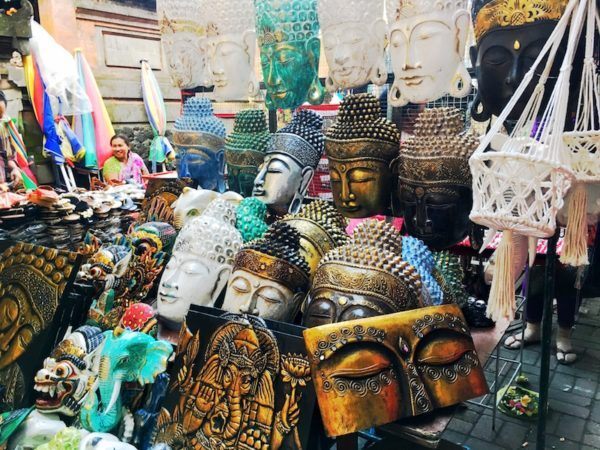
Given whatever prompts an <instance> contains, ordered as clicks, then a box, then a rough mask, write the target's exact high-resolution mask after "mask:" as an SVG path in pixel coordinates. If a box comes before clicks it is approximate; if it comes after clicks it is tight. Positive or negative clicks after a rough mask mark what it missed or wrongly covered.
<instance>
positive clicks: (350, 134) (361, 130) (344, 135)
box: [325, 94, 400, 218]
mask: <svg viewBox="0 0 600 450" xmlns="http://www.w3.org/2000/svg"><path fill="white" fill-rule="evenodd" d="M399 141H400V134H399V132H398V130H397V128H396V126H395V125H394V124H393V123H391V122H390V121H388V120H386V119H384V118H382V117H381V106H380V104H379V100H377V98H375V97H374V96H373V95H371V94H354V95H349V96H347V97H346V98H345V99H344V100H343V101H342V104H341V105H340V112H339V115H338V120H337V122H336V123H335V125H333V126H332V127H331V128H330V129H329V130H327V135H326V139H325V151H326V153H327V157H328V158H329V174H330V177H331V189H332V191H333V201H334V204H335V206H336V208H337V209H338V210H339V211H340V212H341V213H342V214H343V215H344V216H346V217H352V218H359V217H371V216H374V215H377V214H386V212H388V211H389V209H390V202H391V196H390V192H391V191H392V185H393V176H392V171H391V170H390V163H391V161H392V160H393V159H394V157H395V154H396V153H397V150H398V143H399Z"/></svg>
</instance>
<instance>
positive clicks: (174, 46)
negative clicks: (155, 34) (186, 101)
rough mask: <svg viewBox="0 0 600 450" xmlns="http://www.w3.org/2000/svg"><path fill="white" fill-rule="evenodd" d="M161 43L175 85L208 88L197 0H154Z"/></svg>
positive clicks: (203, 41) (204, 44)
mask: <svg viewBox="0 0 600 450" xmlns="http://www.w3.org/2000/svg"><path fill="white" fill-rule="evenodd" d="M156 10H157V12H158V24H159V27H160V40H161V44H162V48H163V52H164V55H165V57H166V61H167V69H168V73H169V75H170V77H171V81H172V83H173V85H174V86H176V87H178V88H179V89H191V88H195V87H197V86H210V84H209V81H208V76H207V72H206V27H205V25H204V24H203V21H202V20H201V19H200V18H201V15H200V9H199V7H198V2H197V0H157V2H156Z"/></svg>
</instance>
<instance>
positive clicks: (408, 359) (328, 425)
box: [304, 305, 488, 436]
mask: <svg viewBox="0 0 600 450" xmlns="http://www.w3.org/2000/svg"><path fill="white" fill-rule="evenodd" d="M304 340H305V342H306V348H307V350H308V353H309V356H310V358H311V360H310V363H311V372H312V379H313V381H314V383H315V389H316V392H317V399H318V402H319V409H320V411H321V414H322V417H323V424H324V425H325V431H326V433H327V435H328V436H339V435H343V434H347V433H352V432H355V431H357V430H361V429H364V428H368V427H371V426H376V425H382V424H386V423H389V422H393V421H395V420H398V419H399V418H402V417H409V416H416V415H419V414H424V413H427V412H430V411H432V410H434V409H436V408H441V407H444V406H450V405H453V404H456V403H459V402H462V401H465V400H467V399H470V398H475V397H479V396H480V395H483V394H485V393H487V391H488V388H487V385H486V381H485V377H484V375H483V370H482V367H481V364H480V362H479V359H478V357H477V353H476V352H475V346H474V344H473V340H472V338H471V336H470V334H469V331H468V328H467V325H466V323H465V321H464V318H463V316H462V313H461V311H460V308H459V307H458V306H456V305H446V306H434V307H429V308H420V309H415V310H412V311H406V312H400V313H396V314H392V315H387V316H381V317H371V318H368V319H359V320H352V321H349V322H343V323H339V324H332V325H326V326H321V327H316V328H308V329H306V330H305V331H304Z"/></svg>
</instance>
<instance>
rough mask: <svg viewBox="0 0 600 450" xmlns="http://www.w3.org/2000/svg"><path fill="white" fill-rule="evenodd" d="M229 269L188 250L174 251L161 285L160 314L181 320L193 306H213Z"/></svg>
mask: <svg viewBox="0 0 600 450" xmlns="http://www.w3.org/2000/svg"><path fill="white" fill-rule="evenodd" d="M230 272H231V267H230V266H228V265H226V264H218V263H217V262H215V261H212V260H210V259H208V258H206V257H203V256H199V255H195V254H193V253H190V252H189V251H180V252H175V253H173V256H171V259H170V260H169V263H168V264H167V267H166V268H165V271H164V273H163V276H162V278H161V280H160V285H159V287H158V298H157V303H156V309H157V311H158V314H159V316H161V317H163V318H165V319H168V320H171V321H173V322H177V323H181V322H183V321H184V319H185V316H186V315H187V313H188V311H189V309H190V305H192V304H194V305H202V306H212V305H213V304H214V302H215V300H216V299H217V297H218V296H219V294H220V293H221V291H222V290H223V288H224V287H225V284H226V283H227V278H228V277H229V273H230Z"/></svg>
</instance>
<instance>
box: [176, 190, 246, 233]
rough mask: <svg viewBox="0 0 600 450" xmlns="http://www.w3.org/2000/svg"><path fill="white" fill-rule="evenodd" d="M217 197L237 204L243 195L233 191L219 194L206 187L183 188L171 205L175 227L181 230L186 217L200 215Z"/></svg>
mask: <svg viewBox="0 0 600 450" xmlns="http://www.w3.org/2000/svg"><path fill="white" fill-rule="evenodd" d="M217 198H222V199H223V200H226V201H228V202H230V203H232V204H234V205H236V206H237V205H238V204H239V203H240V202H241V201H242V200H243V198H244V197H242V196H241V195H240V194H238V193H237V192H233V191H227V192H224V193H222V194H219V193H218V192H215V191H210V190H208V189H193V188H190V187H186V188H183V192H182V194H181V195H180V196H179V198H178V199H177V200H175V202H174V203H173V204H172V205H171V206H172V207H173V216H174V222H175V228H177V229H178V230H181V229H182V228H183V226H184V225H185V222H186V221H187V220H188V219H190V218H192V217H196V216H199V215H201V214H202V213H203V212H204V210H205V209H206V207H207V206H208V204H209V203H210V202H212V201H213V200H216V199H217Z"/></svg>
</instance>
